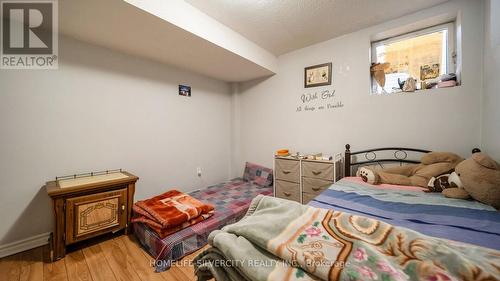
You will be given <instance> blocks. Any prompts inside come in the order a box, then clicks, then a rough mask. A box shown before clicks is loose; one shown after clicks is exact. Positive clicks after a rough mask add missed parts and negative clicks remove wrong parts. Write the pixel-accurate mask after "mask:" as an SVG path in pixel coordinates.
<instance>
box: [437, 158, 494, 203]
mask: <svg viewBox="0 0 500 281" xmlns="http://www.w3.org/2000/svg"><path fill="white" fill-rule="evenodd" d="M450 183H452V184H453V183H454V184H455V185H456V186H458V188H447V189H445V190H443V194H444V196H446V197H451V198H461V199H467V198H469V197H472V198H473V199H475V200H477V201H479V202H482V203H484V204H487V205H490V206H492V207H494V208H495V209H500V165H499V164H498V163H497V162H495V160H493V159H491V158H490V157H489V156H488V155H486V154H485V153H483V152H477V153H474V154H472V157H471V158H469V159H467V160H464V161H463V162H461V163H460V164H458V165H457V166H456V168H455V172H454V173H452V174H451V176H450Z"/></svg>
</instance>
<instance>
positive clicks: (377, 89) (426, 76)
mask: <svg viewBox="0 0 500 281" xmlns="http://www.w3.org/2000/svg"><path fill="white" fill-rule="evenodd" d="M454 42H455V40H454V23H448V24H442V25H439V26H435V27H431V28H426V29H423V30H419V31H415V32H412V33H408V34H404V35H401V36H397V37H392V38H389V39H385V40H382V41H378V42H373V43H372V46H371V56H372V63H387V64H386V65H385V67H384V72H385V85H384V86H383V87H382V86H381V85H380V84H384V83H383V82H381V83H380V84H379V83H378V82H377V81H375V80H377V79H375V78H373V79H372V93H374V94H385V93H394V92H400V91H401V89H400V85H399V83H398V82H399V81H401V82H404V81H405V80H406V79H408V78H409V77H412V78H414V79H416V80H417V83H416V84H417V89H421V87H422V83H421V82H427V85H428V84H429V82H433V79H434V81H435V78H437V77H439V75H442V74H447V73H454V72H455V62H454V55H455V43H454ZM398 79H399V81H398ZM378 80H379V79H378Z"/></svg>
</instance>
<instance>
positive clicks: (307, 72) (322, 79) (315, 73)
mask: <svg viewBox="0 0 500 281" xmlns="http://www.w3.org/2000/svg"><path fill="white" fill-rule="evenodd" d="M331 84H332V63H331V62H329V63H323V64H318V65H313V66H308V67H306V68H304V87H305V88H310V87H318V86H326V85H331Z"/></svg>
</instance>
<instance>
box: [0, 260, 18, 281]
mask: <svg viewBox="0 0 500 281" xmlns="http://www.w3.org/2000/svg"><path fill="white" fill-rule="evenodd" d="M19 258H20V254H15V255H12V256H8V257H5V258H3V259H1V260H0V276H1V277H2V281H4V280H5V281H18V280H19V277H20V274H21V262H20V260H19Z"/></svg>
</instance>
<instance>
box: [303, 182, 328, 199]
mask: <svg viewBox="0 0 500 281" xmlns="http://www.w3.org/2000/svg"><path fill="white" fill-rule="evenodd" d="M332 183H333V182H331V181H327V180H322V179H315V178H302V189H303V191H304V192H307V193H310V194H315V195H318V194H320V193H321V192H323V190H325V189H327V188H328V187H330V185H332Z"/></svg>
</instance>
